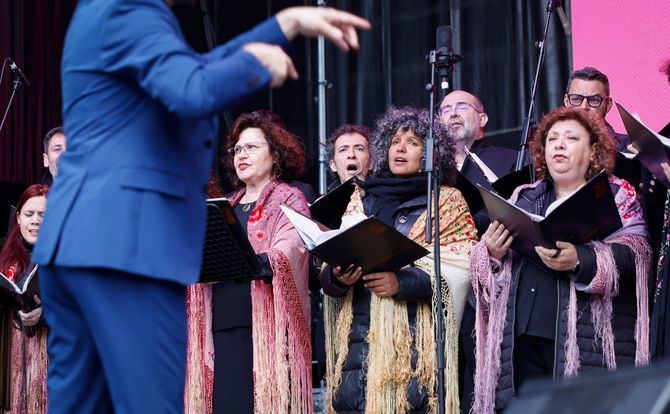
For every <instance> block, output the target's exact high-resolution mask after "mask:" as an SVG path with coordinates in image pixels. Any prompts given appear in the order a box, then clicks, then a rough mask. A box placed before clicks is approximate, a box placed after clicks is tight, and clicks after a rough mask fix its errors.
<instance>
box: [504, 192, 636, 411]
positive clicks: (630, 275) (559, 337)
mask: <svg viewBox="0 0 670 414" xmlns="http://www.w3.org/2000/svg"><path fill="white" fill-rule="evenodd" d="M611 188H612V192H613V193H614V194H616V192H617V191H618V189H619V188H618V186H616V185H613V184H611ZM549 191H553V190H551V189H550V185H548V184H547V182H546V181H545V182H542V183H540V184H539V185H538V186H537V187H535V188H531V189H527V190H525V191H523V192H522V193H521V194H520V196H519V199H518V201H517V203H516V205H517V206H519V207H521V208H522V209H524V210H526V211H530V212H533V211H538V210H537V206H538V205H540V204H542V203H544V200H545V199H546V197H547V194H548V192H549ZM576 248H577V255H578V258H579V264H580V265H579V270H578V273H572V272H554V273H553V276H554V277H555V278H556V285H557V288H558V306H557V309H556V313H555V315H554V317H555V326H556V337H555V351H554V375H553V376H554V379H555V378H558V377H561V376H563V373H564V368H565V350H564V345H565V340H566V338H567V330H568V326H567V309H568V304H569V299H570V283H569V282H570V281H571V280H572V281H575V282H578V283H581V284H585V285H588V284H589V283H590V282H591V280H592V279H593V277H594V276H595V273H596V258H595V253H594V251H593V249H592V248H591V247H590V246H588V245H577V246H576ZM612 249H613V253H614V259H615V261H616V265H617V268H618V269H619V275H620V278H619V295H618V296H617V297H616V298H614V300H613V317H612V329H613V332H614V348H615V355H616V363H617V367H622V366H625V365H632V364H634V362H635V349H636V346H635V338H634V333H635V320H636V318H637V303H636V296H635V277H636V271H635V258H634V255H633V252H632V251H631V250H630V248H629V247H628V246H624V245H620V244H613V245H612ZM528 266H536V265H535V264H533V263H532V262H530V261H528V260H527V259H525V258H522V257H521V256H518V255H517V256H516V257H515V259H514V262H513V266H512V285H511V286H510V297H509V300H508V302H507V316H506V325H505V329H504V332H503V342H502V348H501V364H500V368H501V370H500V377H499V379H498V386H497V389H496V409H502V408H504V407H506V406H507V405H508V404H509V402H510V400H511V398H512V397H513V395H514V393H515V390H514V363H513V353H514V338H515V335H514V333H515V309H516V300H517V296H516V295H517V294H518V293H519V292H518V289H517V287H518V283H519V277H520V275H521V274H522V273H523V272H524V269H526V268H527V267H528ZM590 297H591V296H590V295H588V294H586V293H581V292H577V317H578V319H577V346H578V347H579V356H580V361H581V368H580V373H587V372H592V371H602V370H606V369H607V368H606V366H605V364H604V361H603V354H602V348H601V346H600V342H598V343H596V342H595V341H594V328H593V325H592V323H591V307H590V305H589V300H590Z"/></svg>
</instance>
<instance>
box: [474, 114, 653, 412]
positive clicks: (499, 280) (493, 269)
mask: <svg viewBox="0 0 670 414" xmlns="http://www.w3.org/2000/svg"><path fill="white" fill-rule="evenodd" d="M531 153H532V157H533V162H534V165H535V170H536V173H537V177H538V179H539V180H538V181H537V182H536V183H535V184H530V185H524V186H521V187H519V188H517V189H516V190H515V192H514V194H513V195H512V197H511V199H510V201H511V202H512V203H514V204H515V205H517V206H518V207H520V208H522V209H523V210H525V211H528V212H530V213H534V214H539V215H544V214H545V213H546V211H547V208H548V207H549V206H550V205H551V204H552V203H553V202H555V201H557V200H560V199H562V198H564V197H568V196H569V195H570V194H572V193H573V192H575V191H577V190H578V189H579V188H580V187H581V186H582V185H584V184H585V183H586V182H587V181H588V180H589V179H590V178H591V177H593V176H594V175H595V174H597V173H598V172H600V171H601V170H603V169H604V170H606V171H607V172H608V173H610V174H611V171H612V168H613V165H614V157H615V143H614V141H613V140H612V138H610V136H609V134H608V132H607V129H606V126H605V124H604V122H603V120H602V119H601V118H599V117H595V116H592V115H590V114H589V113H588V112H587V111H583V110H581V109H578V108H560V109H557V110H555V111H553V112H551V113H549V114H547V115H546V116H545V117H544V118H543V119H542V122H541V124H540V127H539V129H538V130H537V131H536V133H535V135H534V138H533V141H532V142H531ZM609 183H610V189H611V191H612V193H613V194H614V199H615V202H616V205H617V208H618V210H619V215H620V217H621V221H622V223H623V227H622V228H621V229H619V230H618V231H616V232H615V233H613V234H611V235H610V236H608V237H607V238H606V239H605V240H602V241H599V240H593V241H591V242H589V243H586V244H581V245H577V244H572V243H567V242H563V241H558V242H557V243H556V248H555V249H547V248H544V247H540V246H537V247H535V251H536V252H537V254H538V256H539V258H540V259H541V260H542V262H543V263H544V265H546V269H545V268H543V267H540V266H538V265H536V264H534V263H533V262H531V261H529V260H527V259H525V258H524V257H522V256H520V255H518V254H516V253H515V252H514V251H513V249H510V245H511V243H512V240H513V238H512V236H511V235H510V234H509V231H508V230H507V229H505V227H504V226H503V225H502V224H500V223H498V222H496V221H494V222H493V223H491V225H490V226H489V228H488V230H487V231H486V233H484V235H483V236H482V240H481V242H480V243H478V244H477V246H476V247H475V248H474V250H473V253H472V261H471V271H472V284H473V288H474V291H475V297H476V299H477V303H476V311H477V317H476V324H475V330H476V360H477V364H476V371H475V397H474V405H473V407H472V412H477V413H480V412H481V413H491V412H493V411H494V410H500V409H503V408H504V407H505V406H506V405H507V404H508V403H509V402H510V400H511V398H512V396H513V395H514V393H515V390H516V389H517V388H518V387H519V386H520V385H521V384H522V383H523V382H525V381H526V380H528V379H532V378H537V377H552V376H553V377H570V376H574V375H577V374H578V373H583V372H591V371H602V370H603V369H604V368H607V369H609V370H613V369H615V368H617V367H618V366H624V365H633V364H635V365H644V364H647V363H648V362H649V314H648V297H647V275H648V271H649V265H650V262H651V250H650V248H649V244H648V242H647V233H646V229H645V222H644V219H643V217H642V209H641V207H640V205H639V204H638V202H637V200H636V196H635V190H634V189H633V187H632V186H631V185H630V184H629V183H627V182H626V181H623V180H620V179H618V178H616V177H614V176H612V175H610V176H609ZM584 208H588V206H584ZM615 332H616V335H615V334H614V333H615Z"/></svg>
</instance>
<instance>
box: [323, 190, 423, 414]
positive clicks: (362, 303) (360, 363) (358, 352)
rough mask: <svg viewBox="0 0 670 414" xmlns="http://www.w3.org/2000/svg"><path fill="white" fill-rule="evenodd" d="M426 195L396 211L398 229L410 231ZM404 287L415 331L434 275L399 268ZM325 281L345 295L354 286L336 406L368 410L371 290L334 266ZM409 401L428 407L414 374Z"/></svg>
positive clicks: (332, 291)
mask: <svg viewBox="0 0 670 414" xmlns="http://www.w3.org/2000/svg"><path fill="white" fill-rule="evenodd" d="M369 203H370V199H369V197H366V198H364V199H363V204H364V207H367V205H368V204H369ZM425 206H426V197H425V196H422V197H417V198H415V199H413V200H410V201H408V202H406V203H403V204H402V205H400V207H398V209H397V210H396V212H395V215H394V224H395V229H396V230H398V231H399V232H401V233H402V234H405V235H407V234H408V233H409V231H410V229H411V228H412V225H413V224H414V223H415V222H416V220H417V219H418V218H419V216H420V215H421V214H423V212H424V211H425ZM396 274H397V277H398V282H399V284H400V291H399V292H398V294H397V295H396V296H395V299H396V300H404V301H407V312H408V318H409V324H410V330H411V331H412V332H414V326H415V318H416V304H417V302H430V300H431V297H432V289H431V283H430V277H429V275H428V274H426V273H425V272H424V271H422V270H420V269H418V268H416V267H409V268H404V269H400V270H398V271H397V273H396ZM320 277H321V283H322V286H323V290H324V292H325V293H326V294H327V295H330V296H333V297H343V296H345V295H346V294H347V291H348V289H350V288H353V289H354V294H353V295H354V297H353V321H352V326H351V332H350V333H349V351H348V353H347V358H346V360H345V362H344V367H343V369H342V382H341V384H340V387H339V389H338V390H337V392H336V394H335V396H334V398H333V408H335V410H336V411H337V412H338V413H340V414H346V413H362V412H364V411H365V387H366V371H367V369H366V367H365V366H364V361H365V360H366V357H367V354H368V345H367V343H366V338H367V335H368V330H369V328H370V295H371V293H370V290H369V289H367V288H365V286H364V285H363V281H362V280H359V281H358V282H356V283H355V284H354V285H353V286H351V287H349V286H346V285H344V284H342V283H340V282H338V281H337V280H336V279H335V278H333V277H332V274H331V271H330V268H327V269H325V270H324V271H323V272H322V273H321V276H320ZM416 357H417V355H416V352H415V351H413V358H412V367H413V368H414V367H415V364H416ZM408 401H409V403H410V405H411V406H412V408H413V410H412V411H411V412H412V413H424V412H426V411H427V405H428V401H427V395H426V394H425V393H422V392H420V391H419V387H418V383H417V380H416V378H412V380H411V382H410V386H409V391H408Z"/></svg>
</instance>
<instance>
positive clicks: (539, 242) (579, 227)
mask: <svg viewBox="0 0 670 414" xmlns="http://www.w3.org/2000/svg"><path fill="white" fill-rule="evenodd" d="M477 189H478V190H479V192H480V194H481V196H482V199H483V200H484V204H485V206H486V210H487V212H488V214H489V216H490V217H491V220H492V221H498V222H499V223H502V224H503V225H504V226H505V228H507V229H508V230H509V232H510V234H511V235H512V237H514V241H513V242H512V245H511V248H512V249H513V250H514V251H515V252H517V253H519V254H522V255H524V256H525V257H527V258H528V259H530V260H532V261H533V262H535V263H536V264H538V265H540V266H541V267H545V268H546V266H545V265H544V263H543V262H542V260H540V258H539V256H538V255H537V253H536V252H535V246H542V247H545V248H549V249H555V248H556V247H557V246H556V242H557V241H564V242H568V243H572V244H584V243H587V242H589V241H591V240H602V239H604V238H605V237H607V236H609V235H610V234H612V233H613V232H615V231H616V230H618V229H620V228H621V227H622V223H621V217H620V216H619V211H618V209H617V207H616V203H615V201H614V195H613V194H612V191H611V189H610V186H609V180H608V178H607V173H606V172H605V171H601V172H600V173H598V174H596V176H594V177H593V178H591V179H590V180H589V181H588V182H587V183H586V184H584V185H583V186H582V187H581V188H580V189H579V190H577V191H576V192H574V193H573V194H572V195H570V196H566V197H564V198H562V199H560V200H557V201H556V202H554V203H553V204H552V205H550V206H549V208H547V211H546V213H545V216H544V217H542V216H539V215H536V214H532V213H529V212H527V211H525V210H523V209H521V208H519V207H517V206H516V205H514V204H512V203H510V202H509V201H507V200H505V199H504V198H502V197H500V196H499V195H498V194H495V193H492V192H490V191H488V190H486V189H484V188H483V187H482V186H480V185H478V186H477Z"/></svg>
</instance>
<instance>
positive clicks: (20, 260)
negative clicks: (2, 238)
mask: <svg viewBox="0 0 670 414" xmlns="http://www.w3.org/2000/svg"><path fill="white" fill-rule="evenodd" d="M47 194H49V186H48V185H44V184H33V185H31V186H30V187H28V188H26V190H25V191H24V192H23V194H21V197H19V201H18V204H17V206H16V216H15V217H18V215H19V214H21V209H22V208H23V205H24V204H26V201H28V200H29V199H31V198H33V197H42V196H44V197H47ZM29 261H30V253H29V252H28V249H26V246H25V244H24V240H23V237H22V236H21V229H20V228H19V224H18V223H17V221H16V219H14V220H13V221H12V227H11V230H10V231H9V235H8V236H7V241H6V242H5V245H4V246H3V247H2V251H0V271H2V272H3V273H5V272H7V271H8V270H9V268H11V267H12V266H13V267H14V269H15V272H14V274H15V275H17V276H20V275H21V274H23V272H24V271H25V270H26V267H28V262H29Z"/></svg>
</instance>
